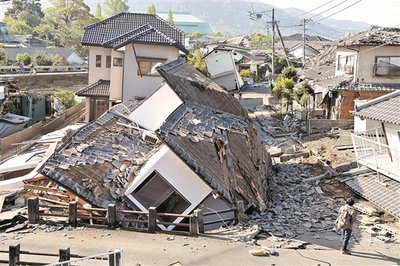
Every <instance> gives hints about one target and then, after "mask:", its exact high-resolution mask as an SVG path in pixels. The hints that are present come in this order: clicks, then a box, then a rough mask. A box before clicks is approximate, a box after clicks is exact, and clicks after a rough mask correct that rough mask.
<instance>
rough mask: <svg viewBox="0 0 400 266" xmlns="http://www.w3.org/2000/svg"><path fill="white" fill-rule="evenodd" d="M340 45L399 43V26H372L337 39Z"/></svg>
mask: <svg viewBox="0 0 400 266" xmlns="http://www.w3.org/2000/svg"><path fill="white" fill-rule="evenodd" d="M338 45H340V46H348V45H371V46H378V45H400V28H382V27H372V28H371V29H370V30H366V31H362V32H359V33H356V34H354V35H351V36H348V37H344V38H343V39H341V40H339V41H338Z"/></svg>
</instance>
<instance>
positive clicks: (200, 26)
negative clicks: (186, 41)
mask: <svg viewBox="0 0 400 266" xmlns="http://www.w3.org/2000/svg"><path fill="white" fill-rule="evenodd" d="M157 15H159V16H160V17H161V18H163V19H165V20H167V18H168V12H157ZM172 15H173V18H174V26H175V27H177V28H178V29H180V30H182V31H183V32H184V33H186V34H191V33H193V32H199V33H202V34H207V33H211V32H213V31H212V29H211V27H210V24H208V22H205V21H203V20H201V19H199V18H198V17H195V16H193V15H192V14H190V13H187V12H173V13H172Z"/></svg>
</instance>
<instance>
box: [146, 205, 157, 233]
mask: <svg viewBox="0 0 400 266" xmlns="http://www.w3.org/2000/svg"><path fill="white" fill-rule="evenodd" d="M156 214H157V209H156V207H150V208H149V216H148V224H147V231H149V232H150V233H154V232H155V231H156V227H157V221H156Z"/></svg>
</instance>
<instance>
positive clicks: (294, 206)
mask: <svg viewBox="0 0 400 266" xmlns="http://www.w3.org/2000/svg"><path fill="white" fill-rule="evenodd" d="M275 167H276V169H277V173H276V176H275V178H274V181H273V182H272V186H273V187H272V188H271V191H272V200H273V202H272V204H271V206H270V208H269V209H268V211H267V212H265V213H263V214H253V215H251V216H250V217H249V223H251V224H252V223H257V224H259V225H261V227H262V228H263V231H265V232H268V233H269V234H270V235H273V236H277V237H289V238H293V237H296V236H298V235H302V234H304V233H306V232H312V233H315V237H317V238H318V236H317V235H318V232H320V231H330V230H332V229H333V228H334V224H335V219H336V215H337V210H338V209H339V207H340V205H341V204H343V201H342V200H341V199H340V198H336V199H332V198H331V197H330V196H327V195H325V193H324V191H323V189H322V188H321V184H322V183H330V182H332V180H329V179H326V180H315V181H312V182H308V181H306V179H307V178H308V177H310V176H311V169H310V167H309V166H307V165H303V164H299V163H298V162H297V161H295V160H290V161H289V162H288V163H283V164H279V165H276V166H275ZM277 203H279V204H277ZM272 205H273V206H272Z"/></svg>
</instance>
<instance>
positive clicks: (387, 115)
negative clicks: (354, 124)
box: [353, 91, 400, 125]
mask: <svg viewBox="0 0 400 266" xmlns="http://www.w3.org/2000/svg"><path fill="white" fill-rule="evenodd" d="M353 115H355V116H360V117H363V118H367V119H373V120H378V121H381V122H385V123H390V124H396V125H400V91H395V92H392V93H389V94H386V95H384V96H381V97H379V98H376V99H374V100H372V101H369V102H367V103H365V104H362V105H359V106H357V107H356V111H355V112H353Z"/></svg>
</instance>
